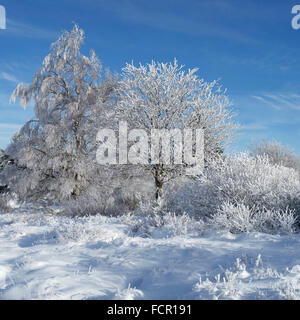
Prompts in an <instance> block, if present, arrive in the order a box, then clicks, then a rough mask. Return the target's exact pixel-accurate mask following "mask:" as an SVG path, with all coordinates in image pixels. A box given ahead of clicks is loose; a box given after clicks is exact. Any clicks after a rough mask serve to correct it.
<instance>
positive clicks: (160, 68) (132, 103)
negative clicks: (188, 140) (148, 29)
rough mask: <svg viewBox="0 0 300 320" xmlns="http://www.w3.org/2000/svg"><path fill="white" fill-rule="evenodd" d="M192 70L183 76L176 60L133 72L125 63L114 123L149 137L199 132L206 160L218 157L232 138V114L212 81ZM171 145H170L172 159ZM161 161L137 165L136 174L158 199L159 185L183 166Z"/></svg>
mask: <svg viewBox="0 0 300 320" xmlns="http://www.w3.org/2000/svg"><path fill="white" fill-rule="evenodd" d="M197 70H198V69H192V70H187V71H186V72H185V71H184V70H183V66H179V65H178V63H177V61H176V59H175V60H174V63H157V62H152V63H150V64H147V65H141V64H140V65H139V66H138V67H136V66H134V65H133V64H127V65H126V66H125V67H124V68H123V73H122V78H121V81H120V83H119V87H118V94H119V102H118V107H117V117H118V119H119V120H120V119H121V120H126V121H127V122H128V124H129V126H130V127H131V128H134V129H143V130H145V131H146V132H147V135H148V137H150V136H151V130H152V129H167V130H171V129H175V130H176V129H203V130H204V153H205V160H206V161H209V159H211V158H214V157H215V156H217V155H219V154H220V153H222V150H223V148H224V145H225V144H226V143H228V142H230V141H231V138H232V137H233V133H234V129H235V125H234V123H233V122H232V117H233V115H234V114H233V113H232V111H231V110H230V109H229V107H230V102H229V99H228V97H227V96H226V92H224V90H222V89H221V87H220V86H219V85H218V83H217V81H213V82H210V83H209V82H205V81H204V80H203V79H199V78H198V76H197V75H196V72H197ZM164 138H165V137H163V139H164ZM174 146H175V143H173V144H172V143H171V149H172V151H171V154H173V152H174ZM161 157H162V154H160V159H159V163H158V164H151V165H149V164H145V165H141V164H139V168H140V169H141V170H144V172H145V170H146V171H148V172H150V173H151V174H152V176H153V178H154V181H155V186H156V198H157V199H158V198H159V197H160V196H161V195H162V189H163V185H164V183H165V182H167V181H170V180H171V179H173V178H174V177H179V176H180V175H182V174H183V172H184V171H183V169H184V168H185V165H186V163H184V162H183V165H176V164H170V165H166V164H163V163H162V161H161ZM171 163H172V162H171Z"/></svg>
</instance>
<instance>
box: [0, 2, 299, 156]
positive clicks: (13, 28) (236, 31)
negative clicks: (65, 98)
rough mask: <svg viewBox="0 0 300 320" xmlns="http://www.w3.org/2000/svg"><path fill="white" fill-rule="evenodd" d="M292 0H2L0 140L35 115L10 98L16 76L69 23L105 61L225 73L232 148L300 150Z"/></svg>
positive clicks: (209, 75) (28, 72)
mask: <svg viewBox="0 0 300 320" xmlns="http://www.w3.org/2000/svg"><path fill="white" fill-rule="evenodd" d="M296 4H300V0H298V1H288V0H272V1H261V0H243V1H240V0H239V1H237V0H172V1H171V0H159V1H157V0H151V1H150V0H148V1H145V0H105V1H102V0H59V1H57V0H42V1H37V0H22V1H20V0H0V5H3V6H5V8H6V12H7V29H6V30H0V147H2V148H5V146H6V145H7V144H8V143H9V141H10V138H11V137H12V135H13V134H14V132H15V131H16V130H18V129H19V128H20V126H22V124H24V123H25V122H26V121H27V120H29V119H30V118H32V117H33V116H34V113H33V106H32V105H31V106H29V107H28V108H26V109H25V110H24V109H23V108H22V107H21V106H20V105H19V104H18V103H16V104H9V97H10V94H11V92H12V91H13V89H14V88H15V86H16V85H17V83H18V82H30V81H31V79H32V77H33V75H34V73H35V72H36V71H37V70H38V68H39V67H40V65H41V63H42V61H43V58H44V57H45V56H46V55H47V53H48V50H49V46H50V44H51V43H52V42H54V41H55V40H56V38H57V37H58V36H59V35H60V33H61V31H62V30H65V29H68V30H70V29H71V28H72V26H73V22H76V23H78V24H79V26H80V27H81V28H83V29H84V31H85V33H86V41H85V45H84V47H83V52H85V53H88V52H89V50H90V49H91V48H94V49H95V50H96V52H97V54H98V56H99V57H100V59H101V61H102V63H103V65H104V67H108V68H110V69H111V70H112V71H116V72H120V71H121V68H122V67H123V66H124V65H125V63H126V62H131V61H133V62H134V63H135V64H138V63H139V62H142V63H147V62H151V60H157V61H163V62H166V61H173V60H174V58H175V57H176V58H177V60H178V62H179V63H180V64H184V65H185V66H186V67H187V68H191V67H198V68H199V73H198V74H199V76H200V77H201V78H204V79H205V80H207V81H212V80H214V79H220V83H221V84H222V85H223V87H225V88H227V90H228V91H227V93H228V95H229V97H230V99H231V100H232V102H233V109H234V110H235V111H236V112H237V113H238V115H237V117H236V121H238V122H239V123H240V124H241V129H240V131H239V136H238V138H237V139H236V141H235V142H234V143H233V145H232V149H231V150H232V151H242V150H245V149H246V148H247V146H248V145H249V144H251V143H255V142H256V141H259V140H261V139H264V140H267V141H268V140H274V139H275V140H278V141H280V142H282V143H283V144H284V145H289V146H290V147H292V148H293V149H294V150H295V151H296V152H297V154H299V155H300V126H299V124H300V77H299V76H300V29H299V30H294V29H293V28H292V27H291V20H292V17H293V15H292V14H291V10H292V7H293V6H294V5H296Z"/></svg>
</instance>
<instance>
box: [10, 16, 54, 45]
mask: <svg viewBox="0 0 300 320" xmlns="http://www.w3.org/2000/svg"><path fill="white" fill-rule="evenodd" d="M6 34H9V35H14V36H18V37H24V38H36V39H50V40H53V39H56V38H57V35H58V32H57V31H55V30H49V29H44V28H41V27H38V26H34V25H31V24H28V23H23V22H19V21H15V20H11V19H7V29H6Z"/></svg>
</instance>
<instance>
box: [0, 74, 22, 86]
mask: <svg viewBox="0 0 300 320" xmlns="http://www.w3.org/2000/svg"><path fill="white" fill-rule="evenodd" d="M0 79H2V80H6V81H10V82H14V83H18V82H20V81H19V80H18V79H17V78H16V77H15V76H14V75H13V74H10V73H7V72H4V71H2V72H0Z"/></svg>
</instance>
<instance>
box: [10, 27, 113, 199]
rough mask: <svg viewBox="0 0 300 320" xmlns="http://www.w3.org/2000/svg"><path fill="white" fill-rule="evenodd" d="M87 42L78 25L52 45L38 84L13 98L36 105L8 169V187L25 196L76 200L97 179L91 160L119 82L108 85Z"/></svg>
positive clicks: (25, 87)
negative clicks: (82, 49)
mask: <svg viewBox="0 0 300 320" xmlns="http://www.w3.org/2000/svg"><path fill="white" fill-rule="evenodd" d="M83 41H84V32H83V31H82V30H81V29H80V28H79V27H78V26H77V25H75V26H74V28H73V30H71V31H70V32H68V31H65V32H64V33H63V34H62V35H61V36H60V37H59V39H58V40H57V41H56V42H54V43H53V44H52V45H51V49H50V53H49V54H48V55H47V56H46V57H45V59H44V61H43V64H42V67H41V68H40V69H39V71H38V72H37V73H36V74H35V76H34V78H33V81H32V83H30V84H23V83H22V84H19V85H18V86H17V88H16V89H15V91H14V93H13V95H12V97H11V100H12V101H15V100H16V99H17V98H20V100H21V104H22V105H23V106H24V107H25V106H26V105H27V104H28V103H29V102H30V101H31V100H32V99H33V101H34V111H35V118H34V119H32V120H30V121H28V122H27V123H26V124H25V125H24V126H23V128H22V129H21V130H20V132H19V133H18V134H16V135H15V137H14V138H13V141H12V143H11V144H10V146H9V147H8V149H7V150H6V152H7V153H8V154H9V155H10V156H11V157H12V158H13V159H15V165H14V166H9V167H8V168H7V171H8V172H6V177H7V179H8V180H9V181H8V183H9V185H10V186H11V187H12V188H13V189H15V190H16V191H17V192H18V194H20V195H21V196H23V197H35V198H41V197H43V196H44V195H47V196H48V197H49V196H52V197H53V198H56V199H61V198H68V197H70V196H74V197H76V196H78V195H80V194H81V193H82V191H83V190H84V189H85V188H86V187H87V186H88V185H89V184H90V183H92V180H93V179H94V177H95V175H96V173H95V170H96V169H95V160H94V159H93V157H92V156H91V155H92V154H93V151H94V148H95V147H96V145H95V142H94V140H95V135H96V133H97V129H96V127H97V123H98V124H99V122H100V121H101V118H99V117H100V116H101V115H104V113H105V107H106V104H107V103H108V100H109V97H110V93H111V91H112V90H113V86H114V81H113V80H112V78H110V79H108V80H102V77H101V75H102V66H101V62H100V61H99V59H98V58H97V56H96V54H95V52H94V51H91V53H90V55H89V56H85V55H83V54H82V53H81V52H80V47H81V45H82V43H83ZM97 117H98V118H97Z"/></svg>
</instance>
